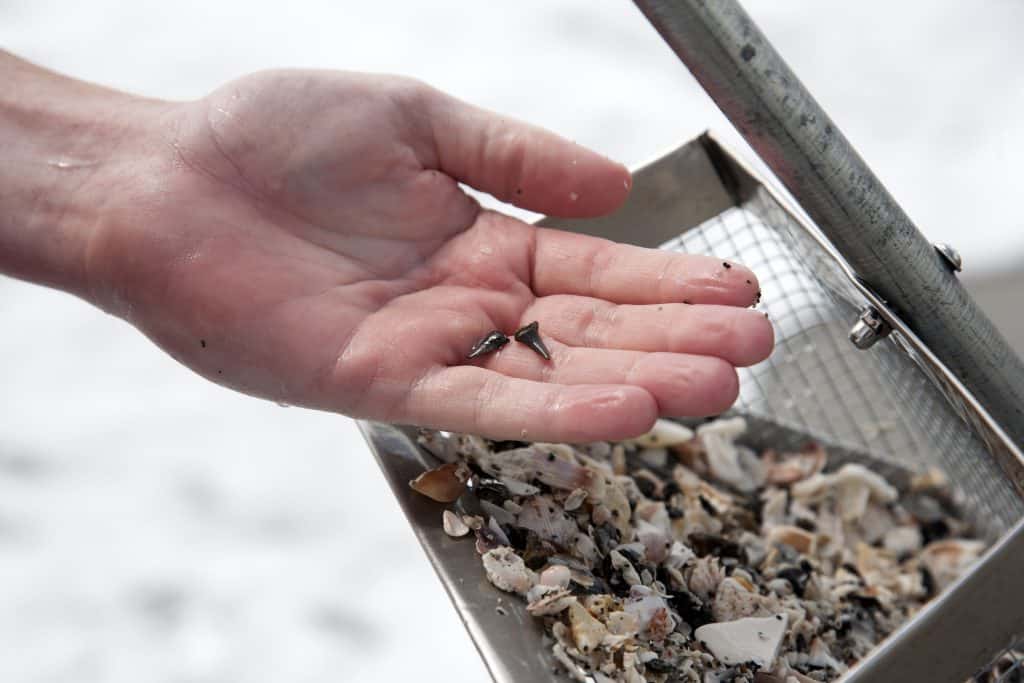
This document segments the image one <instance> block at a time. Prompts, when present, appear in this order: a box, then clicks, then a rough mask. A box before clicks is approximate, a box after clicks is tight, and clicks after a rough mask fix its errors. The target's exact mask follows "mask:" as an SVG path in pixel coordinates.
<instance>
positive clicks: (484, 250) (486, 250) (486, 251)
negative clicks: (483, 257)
mask: <svg viewBox="0 0 1024 683" xmlns="http://www.w3.org/2000/svg"><path fill="white" fill-rule="evenodd" d="M480 253H481V254H487V255H488V256H489V255H491V254H493V253H494V250H493V249H491V248H490V247H480Z"/></svg>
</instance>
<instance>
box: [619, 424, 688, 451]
mask: <svg viewBox="0 0 1024 683" xmlns="http://www.w3.org/2000/svg"><path fill="white" fill-rule="evenodd" d="M693 437H694V434H693V430H692V429H690V428H689V427H685V426H683V425H681V424H679V423H678V422H673V421H672V420H665V419H659V420H658V421H656V422H655V423H654V426H653V427H652V428H651V431H649V432H647V433H646V434H643V435H641V436H638V437H636V438H635V439H629V440H628V441H624V442H623V443H629V444H633V445H634V446H639V447H641V448H669V447H671V446H678V445H679V444H683V443H686V442H687V441H692V440H693Z"/></svg>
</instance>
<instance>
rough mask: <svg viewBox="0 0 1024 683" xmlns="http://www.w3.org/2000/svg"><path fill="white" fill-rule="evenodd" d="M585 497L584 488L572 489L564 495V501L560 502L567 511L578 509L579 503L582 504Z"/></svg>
mask: <svg viewBox="0 0 1024 683" xmlns="http://www.w3.org/2000/svg"><path fill="white" fill-rule="evenodd" d="M586 499H587V491H586V489H573V490H572V492H571V493H570V494H569V495H568V496H567V497H566V499H565V502H564V503H563V504H562V507H564V508H565V509H566V510H568V511H570V512H571V511H573V510H577V509H579V507H580V505H583V501H584V500H586Z"/></svg>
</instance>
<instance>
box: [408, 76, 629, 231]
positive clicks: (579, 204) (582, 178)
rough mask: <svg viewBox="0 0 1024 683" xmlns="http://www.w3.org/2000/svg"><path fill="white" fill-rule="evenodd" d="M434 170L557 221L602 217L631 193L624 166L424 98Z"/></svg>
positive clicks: (441, 97) (504, 120) (444, 100)
mask: <svg viewBox="0 0 1024 683" xmlns="http://www.w3.org/2000/svg"><path fill="white" fill-rule="evenodd" d="M424 99H425V100H426V107H425V108H426V112H424V113H426V115H427V118H428V120H429V122H430V129H431V131H432V134H433V138H434V147H435V153H436V157H435V158H436V161H437V167H438V170H440V171H443V172H444V173H446V174H448V175H450V176H451V177H453V178H455V179H456V180H458V181H460V182H463V183H465V184H467V185H470V186H471V187H474V188H476V189H478V190H481V191H483V192H487V193H488V194H491V195H493V196H494V197H496V198H498V199H500V200H501V201H504V202H507V203H510V204H515V205H516V206H519V207H521V208H524V209H528V210H530V211H536V212H538V213H546V214H551V215H555V216H565V217H584V216H600V215H603V214H606V213H610V212H611V211H614V210H615V209H617V208H618V207H619V206H620V205H621V204H622V202H623V201H625V199H626V195H628V194H629V188H630V184H631V179H630V175H629V171H628V170H627V169H626V167H625V166H623V165H622V164H619V163H617V162H614V161H611V160H610V159H607V158H606V157H603V156H601V155H599V154H597V153H596V152H593V151H591V150H588V149H585V148H583V147H580V146H579V145H577V144H576V143H574V142H570V141H568V140H566V139H564V138H562V137H559V136H557V135H555V134H554V133H551V132H549V131H546V130H543V129H541V128H538V127H536V126H531V125H529V124H526V123H522V122H520V121H516V120H514V119H511V118H509V117H506V116H500V115H498V114H495V113H493V112H489V111H486V110H483V109H480V108H477V107H474V106H472V105H469V104H466V103H465V102H462V101H460V100H457V99H455V98H454V97H451V96H449V95H446V94H444V93H442V92H439V91H437V90H433V89H430V90H429V92H428V94H427V95H426V97H425V98H424Z"/></svg>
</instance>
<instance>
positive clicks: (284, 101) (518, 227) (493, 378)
mask: <svg viewBox="0 0 1024 683" xmlns="http://www.w3.org/2000/svg"><path fill="white" fill-rule="evenodd" d="M150 116H151V122H150V123H151V128H152V130H154V131H159V134H158V135H157V137H156V138H155V139H158V140H159V142H156V143H154V144H155V146H154V147H152V148H150V149H148V150H147V151H146V153H145V155H143V154H141V153H140V155H139V159H140V160H139V161H138V162H137V163H135V164H131V165H127V164H126V165H124V166H123V168H122V169H121V171H119V172H115V173H110V172H107V173H106V174H105V175H103V176H102V177H103V178H104V182H103V187H104V191H105V196H104V202H105V203H104V210H103V212H102V214H101V219H100V220H99V221H98V223H97V225H96V227H95V230H94V233H93V234H92V236H91V239H90V241H89V248H88V253H87V257H86V262H85V263H86V272H87V273H88V278H89V283H90V286H89V292H90V297H91V298H92V299H93V300H94V301H97V302H98V303H100V305H102V306H104V307H105V308H107V309H108V310H111V311H112V312H114V313H116V314H118V315H121V316H123V317H124V318H126V319H127V320H129V321H130V322H131V323H132V324H134V325H135V326H137V327H138V328H139V329H140V330H142V331H143V332H144V333H145V334H147V335H148V336H149V337H150V338H151V339H153V340H154V341H155V342H156V343H157V344H159V345H160V346H161V347H162V348H164V349H165V350H166V351H167V352H168V353H170V354H171V355H172V356H173V357H174V358H176V359H177V360H179V361H181V362H182V363H184V364H186V365H188V366H189V367H191V368H193V369H194V370H195V371H197V372H199V373H200V374H202V375H203V376H205V377H207V378H209V379H211V380H213V381H215V382H219V383H221V384H224V385H226V386H229V387H232V388H235V389H238V390H240V391H243V392H246V393H249V394H253V395H257V396H263V397H266V398H269V399H273V400H277V401H282V402H286V403H289V404H297V405H303V406H309V407H313V408H320V409H325V410H332V411H338V412H341V413H345V414H347V415H352V416H357V417H366V418H373V419H378V420H387V421H396V422H404V423H414V424H420V425H426V426H433V427H438V428H443V429H448V430H453V431H464V432H471V433H479V434H484V435H488V436H491V437H495V438H514V439H519V438H526V439H531V440H565V441H591V440H598V439H616V438H624V437H628V436H632V435H636V434H638V433H641V432H643V431H645V430H646V429H647V428H649V427H650V425H651V424H652V423H653V421H654V419H655V418H656V417H657V416H658V415H674V416H683V415H689V416H692V415H707V414H715V413H718V412H721V411H722V410H724V409H725V408H727V407H728V406H729V405H730V404H731V403H732V402H733V401H734V400H735V397H736V393H737V378H736V374H735V370H734V366H741V365H747V364H751V363H754V362H757V361H759V360H761V359H763V358H765V357H766V356H767V355H768V353H769V352H770V349H771V346H772V331H771V327H770V325H769V324H768V322H767V321H766V320H765V319H764V317H763V315H762V314H760V313H758V312H755V311H752V310H747V309H746V307H747V306H749V305H750V304H751V303H752V301H753V299H754V295H755V292H756V291H757V289H758V287H757V280H756V278H755V277H754V275H753V274H752V273H751V272H750V271H748V270H747V269H745V268H743V267H742V266H739V265H735V266H733V267H731V268H728V269H726V268H724V267H723V264H722V261H721V260H720V259H714V258H709V257H699V256H683V255H677V254H669V253H665V252H659V251H655V250H646V249H640V248H636V247H630V246H623V245H617V244H613V243H610V242H606V241H603V240H599V239H595V238H591V237H585V236H581V235H576V234H569V233H565V232H560V231H554V230H545V229H538V228H535V227H532V226H530V225H527V224H525V223H523V222H521V221H519V220H516V219H514V218H510V217H508V216H505V215H502V214H500V213H495V212H493V211H484V210H481V208H480V207H479V205H478V204H477V202H476V201H474V200H473V199H472V198H470V197H469V196H468V195H466V194H465V193H464V192H463V191H462V189H461V188H460V187H459V183H460V182H461V183H466V184H467V185H471V186H473V187H475V188H478V189H480V190H482V191H484V192H488V193H490V194H492V195H494V196H496V197H498V198H499V199H502V200H504V201H508V202H511V203H514V204H516V205H518V206H521V207H524V208H526V209H531V210H534V211H538V212H542V213H549V214H555V215H560V216H592V215H599V214H604V213H607V212H610V211H612V210H614V209H615V208H616V207H617V206H619V205H620V204H621V202H622V201H623V200H624V199H625V196H626V194H627V193H628V187H629V182H630V179H629V174H628V172H627V171H626V169H625V168H623V167H622V166H620V165H618V164H615V163H613V162H611V161H608V160H606V159H604V158H602V157H600V156H598V155H596V154H594V153H592V152H589V151H587V150H584V149H581V148H579V147H578V146H576V145H574V144H572V143H569V142H566V141H564V140H562V139H559V138H557V137H555V136H553V135H552V134H550V133H547V132H544V131H541V130H538V129H536V128H532V127H529V126H526V125H524V124H521V123H517V122H515V121H511V120H508V119H505V118H502V117H500V116H497V115H495V114H490V113H487V112H484V111H481V110H478V109H475V108H473V107H470V106H468V105H466V104H464V103H461V102H459V101H456V100H454V99H452V98H450V97H448V96H445V95H443V94H441V93H439V92H437V91H435V90H432V89H430V88H428V87H426V86H424V85H421V84H419V83H416V82H413V81H409V80H405V79H400V78H394V77H382V76H369V75H356V74H346V73H337V72H311V71H280V72H268V73H260V74H256V75H253V76H249V77H246V78H243V79H241V80H239V81H236V82H234V83H231V84H229V85H227V86H225V87H223V88H222V89H220V90H218V91H217V92H215V93H213V94H212V95H210V96H208V97H207V98H205V99H203V100H201V101H198V102H194V103H188V104H175V105H163V106H159V107H154V108H153V111H152V114H150ZM684 300H686V301H688V302H690V303H692V304H693V305H689V304H686V303H682V302H683V301H684ZM533 320H537V321H539V322H540V331H541V334H542V336H543V337H544V339H545V341H546V342H547V344H548V347H549V348H550V350H551V353H552V359H551V360H550V361H548V362H546V361H544V360H543V359H542V358H541V357H540V356H538V355H536V354H535V353H533V352H532V351H531V350H529V349H528V348H526V347H525V346H524V345H522V344H517V343H515V342H512V343H511V344H509V345H508V346H506V347H505V348H504V349H503V350H502V351H501V352H499V353H496V354H492V355H489V356H486V357H483V358H480V359H478V360H477V361H474V362H469V361H467V360H466V353H467V351H468V350H469V348H470V347H471V346H472V345H473V343H474V342H475V341H476V340H477V339H478V338H480V337H481V336H483V335H484V334H485V333H487V332H488V331H490V330H492V329H498V330H502V331H504V332H505V333H506V334H509V335H511V333H512V332H513V331H514V330H515V329H516V328H518V327H519V326H521V325H523V324H526V323H528V322H530V321H533Z"/></svg>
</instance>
